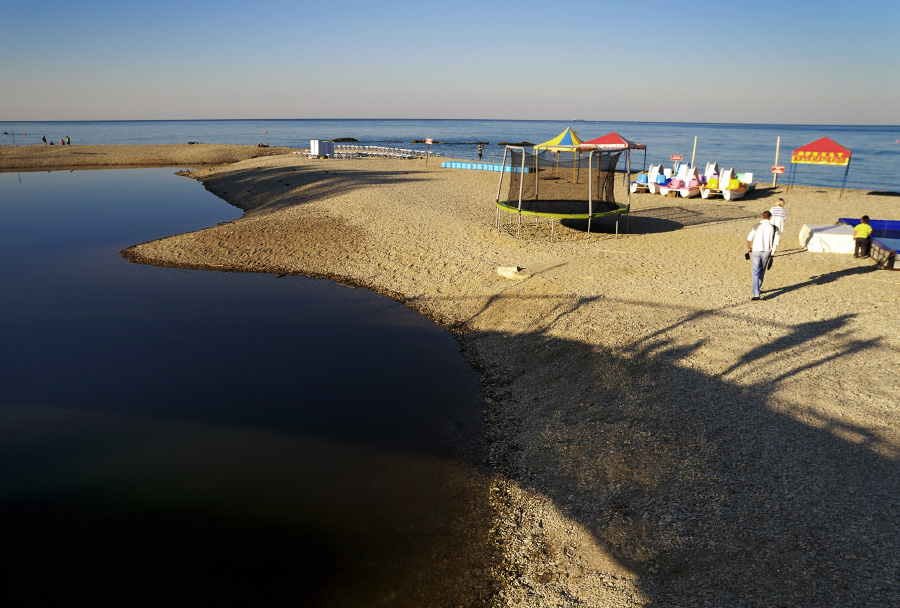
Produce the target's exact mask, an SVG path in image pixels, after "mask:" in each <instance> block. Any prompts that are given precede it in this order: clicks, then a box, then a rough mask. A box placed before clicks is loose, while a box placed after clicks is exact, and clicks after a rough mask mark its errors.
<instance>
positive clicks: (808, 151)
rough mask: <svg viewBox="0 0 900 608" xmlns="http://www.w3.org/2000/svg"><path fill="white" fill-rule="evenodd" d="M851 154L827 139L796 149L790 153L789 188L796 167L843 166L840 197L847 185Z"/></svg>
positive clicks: (792, 183)
mask: <svg viewBox="0 0 900 608" xmlns="http://www.w3.org/2000/svg"><path fill="white" fill-rule="evenodd" d="M851 154H852V152H850V150H848V149H847V148H845V147H844V146H842V145H840V144H839V143H837V142H836V141H834V140H831V139H829V138H827V137H823V138H822V139H817V140H816V141H814V142H812V143H809V144H806V145H805V146H801V147H799V148H796V149H795V150H794V151H793V152H792V153H791V186H793V185H794V171H795V169H796V165H835V166H845V167H847V168H846V169H844V181H843V182H842V183H841V195H843V194H844V186H845V185H846V184H847V173H848V172H849V171H850V155H851Z"/></svg>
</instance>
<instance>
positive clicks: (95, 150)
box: [0, 144, 291, 172]
mask: <svg viewBox="0 0 900 608" xmlns="http://www.w3.org/2000/svg"><path fill="white" fill-rule="evenodd" d="M290 153H291V149H290V148H274V147H273V148H260V147H257V146H238V145H226V144H168V145H166V144H159V145H146V146H135V145H105V146H78V145H71V146H59V145H56V146H34V145H31V146H10V147H5V148H0V172H9V171H47V170H51V169H56V170H62V169H109V168H129V167H200V166H204V165H209V164H216V165H218V164H226V163H234V162H238V161H241V160H246V159H249V158H258V157H262V156H276V155H280V154H290Z"/></svg>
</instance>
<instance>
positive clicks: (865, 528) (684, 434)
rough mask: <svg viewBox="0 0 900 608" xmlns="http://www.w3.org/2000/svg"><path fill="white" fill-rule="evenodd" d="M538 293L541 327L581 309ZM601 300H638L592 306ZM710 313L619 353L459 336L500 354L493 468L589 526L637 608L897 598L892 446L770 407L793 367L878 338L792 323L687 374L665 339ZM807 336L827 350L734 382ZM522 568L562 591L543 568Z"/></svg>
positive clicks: (847, 353)
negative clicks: (630, 578)
mask: <svg viewBox="0 0 900 608" xmlns="http://www.w3.org/2000/svg"><path fill="white" fill-rule="evenodd" d="M500 300H502V298H500V299H498V300H495V301H493V302H491V303H489V304H488V307H490V306H494V305H497V304H502V302H501V301H500ZM545 301H553V303H552V304H550V305H549V306H550V307H551V309H553V313H552V314H551V315H550V316H551V317H553V318H559V317H560V316H564V315H565V314H566V311H569V310H574V309H576V308H578V307H581V306H590V305H592V304H594V303H595V302H593V301H587V300H585V301H582V300H579V301H575V302H573V301H571V300H568V301H567V300H566V299H565V298H564V297H562V296H560V297H559V298H553V297H549V298H546V300H545ZM564 302H568V303H564ZM534 305H535V309H536V310H537V309H539V308H542V307H544V306H542V304H541V303H540V302H535V303H534ZM610 305H614V306H649V304H646V303H640V302H613V301H610V299H609V298H606V299H603V302H602V306H603V307H607V308H608V307H609V306H610ZM722 312H723V311H698V312H693V313H691V312H689V311H688V312H686V313H685V315H683V320H681V321H678V322H675V323H673V324H672V325H671V326H670V327H666V328H663V329H662V330H660V331H657V332H655V333H654V334H652V335H649V336H646V337H643V338H641V339H636V340H635V341H633V342H632V343H630V344H627V345H625V346H624V347H623V348H622V349H621V350H620V351H619V352H611V351H609V350H603V349H598V348H595V347H593V346H591V345H590V344H587V343H582V342H576V341H571V340H565V339H560V338H557V337H553V336H551V335H549V332H547V333H545V331H543V330H538V331H533V332H530V333H523V334H517V335H510V334H499V333H493V332H476V333H473V334H471V335H470V336H469V339H471V340H472V341H473V342H474V343H476V344H477V345H478V346H479V349H480V350H482V351H483V352H484V351H486V352H494V351H499V352H504V353H509V354H510V355H509V358H507V359H505V360H503V361H499V362H494V363H493V364H491V365H489V366H488V371H487V375H488V377H489V379H490V383H489V384H490V385H491V386H492V387H493V389H492V395H491V398H492V400H493V404H492V406H491V412H490V415H491V416H492V417H493V424H494V426H495V428H497V429H500V431H497V432H495V434H494V437H493V439H494V444H493V447H492V458H493V462H494V464H495V465H496V466H498V467H499V468H500V469H501V471H502V472H504V473H505V474H506V475H507V476H508V477H509V478H511V479H512V480H514V481H516V482H517V483H519V484H521V485H522V486H524V487H527V488H530V489H531V490H532V491H534V492H536V493H539V494H541V495H544V496H546V497H549V498H550V499H551V500H552V501H553V503H554V504H555V505H556V506H557V507H558V508H559V510H561V511H562V512H563V513H564V514H565V515H566V516H567V517H568V518H570V519H571V520H573V521H575V522H577V523H578V524H580V525H581V526H583V528H584V529H586V530H589V531H590V532H591V534H592V535H593V538H594V540H595V542H596V544H597V545H598V546H599V547H601V548H602V550H603V551H604V552H605V553H606V554H607V555H608V556H609V557H611V558H612V559H613V560H614V561H615V562H616V563H617V564H619V565H620V566H621V567H624V568H626V569H627V570H629V571H631V572H633V573H635V574H636V575H637V577H638V580H639V585H640V588H641V590H642V592H643V593H644V594H645V595H646V597H647V598H648V599H649V605H654V606H656V605H659V606H673V605H683V606H687V605H700V604H702V605H715V606H773V605H778V606H801V605H819V606H849V605H862V604H860V602H862V603H864V604H865V605H867V606H895V605H898V604H900V584H898V580H900V559H898V553H897V547H900V534H898V527H897V526H896V525H895V523H894V520H895V519H896V513H897V512H898V508H900V466H898V461H897V459H896V456H895V454H896V453H897V446H895V445H885V443H884V441H883V440H882V439H880V438H879V437H878V436H877V435H875V434H874V433H873V432H871V431H870V430H868V429H865V428H862V427H859V426H856V425H854V424H853V423H851V422H847V421H845V420H842V419H837V418H829V417H826V416H825V415H824V414H821V413H820V410H817V409H816V408H814V407H813V406H814V405H816V404H809V406H810V407H808V408H807V409H805V410H803V411H802V412H801V411H798V408H795V409H791V406H790V405H789V404H783V403H779V402H778V401H777V400H776V398H775V397H774V394H775V392H776V389H777V387H778V386H779V385H781V384H782V383H784V382H787V381H795V380H796V379H797V375H798V374H800V373H802V372H803V371H804V370H808V369H810V368H812V367H816V366H821V365H826V364H829V363H830V362H832V361H833V360H835V359H843V358H846V357H851V356H860V355H862V354H864V353H870V352H872V353H875V352H877V351H879V350H880V349H882V345H881V344H880V343H879V341H877V340H857V339H854V338H853V337H852V336H850V335H849V332H847V331H846V330H847V329H848V322H849V321H850V319H851V318H852V317H851V316H850V315H843V316H840V317H836V318H833V319H825V320H822V321H817V322H812V323H805V324H800V325H796V326H792V327H790V328H789V333H788V335H787V336H786V337H785V338H782V339H780V340H776V341H775V342H773V343H772V344H770V345H767V346H764V347H759V348H755V349H748V350H747V352H745V353H744V354H743V355H742V356H741V357H740V358H739V360H738V361H737V362H735V363H734V364H733V365H732V366H731V367H730V368H728V369H727V370H725V371H724V372H723V373H722V374H717V375H715V376H711V375H707V374H704V373H700V372H698V371H696V370H694V369H691V367H690V366H688V365H684V361H685V359H686V358H687V357H689V356H691V355H693V354H695V353H697V352H698V351H701V350H702V349H703V348H704V343H703V341H699V342H696V343H687V344H683V343H678V342H677V341H676V340H677V339H676V338H675V337H674V336H676V335H677V332H675V331H674V330H677V328H678V327H679V326H681V325H684V324H687V323H690V322H695V321H702V320H704V318H705V317H709V316H710V315H712V314H722ZM552 322H553V321H548V322H547V323H546V325H544V327H545V328H549V327H550V324H551V323H552ZM782 329H784V327H782ZM814 340H816V341H821V340H828V341H830V342H832V343H833V345H834V348H833V353H832V354H831V355H829V356H826V357H822V356H816V355H812V354H810V355H804V354H801V355H797V356H796V357H795V360H794V361H793V362H792V363H791V364H790V365H789V366H787V367H788V370H787V371H784V372H783V373H780V374H779V375H777V376H774V377H771V378H770V379H769V380H767V381H765V382H758V383H755V384H751V385H747V384H745V383H738V382H736V381H733V380H732V379H733V378H737V377H739V376H742V374H745V373H746V372H749V371H750V370H752V369H754V368H755V367H758V366H760V365H765V362H766V361H767V360H768V358H769V357H771V356H773V355H776V354H777V351H778V350H779V349H785V348H787V347H792V349H793V350H792V352H795V353H796V352H797V351H798V349H797V347H802V346H803V345H805V344H808V343H809V342H812V341H814ZM500 343H504V345H503V346H502V349H500ZM801 350H802V349H801ZM809 350H810V352H814V351H815V349H809ZM867 356H868V355H867ZM781 369H785V368H784V367H782V368H781ZM560 378H565V379H568V380H565V383H566V384H565V385H566V387H567V389H566V391H564V393H565V394H560V393H561V391H559V390H558V387H559V381H560ZM547 386H556V387H557V388H556V389H555V391H551V390H548V389H547V388H546V387H547ZM874 390H876V391H878V390H885V391H887V390H889V389H886V388H885V389H880V388H875V389H874ZM832 405H835V404H832ZM803 407H805V404H804V406H803ZM525 446H528V447H525ZM545 540H546V539H544V540H542V539H541V538H538V535H537V534H536V535H535V537H534V538H533V539H532V540H531V542H533V543H535V544H540V543H541V542H545ZM560 550H562V549H560V548H559V547H549V546H546V547H545V548H544V551H545V552H548V553H549V554H553V553H554V552H556V551H560ZM535 574H536V575H537V576H538V578H539V580H543V581H549V582H547V583H546V584H548V585H551V586H556V587H558V589H557V591H558V592H559V593H561V594H563V595H565V594H566V593H567V590H566V582H565V581H557V580H555V579H554V577H553V576H552V572H549V573H540V572H538V573H535ZM544 574H546V576H544ZM541 576H544V578H541ZM703 602H707V603H706V604H703ZM810 602H811V603H810Z"/></svg>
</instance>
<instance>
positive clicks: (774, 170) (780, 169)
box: [772, 165, 784, 173]
mask: <svg viewBox="0 0 900 608" xmlns="http://www.w3.org/2000/svg"><path fill="white" fill-rule="evenodd" d="M772 173H784V165H772Z"/></svg>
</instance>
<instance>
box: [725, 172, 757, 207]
mask: <svg viewBox="0 0 900 608" xmlns="http://www.w3.org/2000/svg"><path fill="white" fill-rule="evenodd" d="M755 187H756V184H754V183H753V174H752V173H738V174H737V176H736V177H735V178H732V179H730V180H728V187H726V188H722V198H724V199H725V200H726V201H733V200H737V199H739V198H743V197H744V195H745V194H747V193H748V192H750V191H751V190H753V189H754V188H755Z"/></svg>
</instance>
